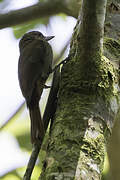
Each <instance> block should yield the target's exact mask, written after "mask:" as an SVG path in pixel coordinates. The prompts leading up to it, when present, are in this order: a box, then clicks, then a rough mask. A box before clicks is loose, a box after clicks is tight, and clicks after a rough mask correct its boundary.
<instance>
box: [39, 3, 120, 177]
mask: <svg viewBox="0 0 120 180" xmlns="http://www.w3.org/2000/svg"><path fill="white" fill-rule="evenodd" d="M106 1H107V0H90V1H88V0H83V4H82V9H81V14H80V16H79V17H78V21H77V24H76V27H75V29H74V34H73V37H72V41H71V47H70V55H71V56H70V57H71V58H70V60H69V62H67V63H66V64H65V65H64V66H63V68H62V72H61V84H60V91H59V100H58V107H57V111H56V114H55V119H54V122H53V124H52V127H51V133H50V139H49V145H48V148H47V157H46V160H45V162H44V166H43V171H42V173H41V176H40V180H56V179H59V180H62V179H65V180H67V179H68V180H71V179H76V180H93V179H95V180H99V179H101V173H102V170H103V164H104V154H105V151H106V145H107V143H108V140H109V137H110V134H111V130H112V127H113V122H114V119H115V118H116V116H117V112H118V109H119V99H118V91H119V88H118V87H119V81H118V70H117V68H116V67H114V65H113V64H112V63H111V61H110V60H109V59H108V58H106V57H105V56H103V30H104V19H105V10H106ZM106 42H107V41H106ZM106 52H107V51H106Z"/></svg>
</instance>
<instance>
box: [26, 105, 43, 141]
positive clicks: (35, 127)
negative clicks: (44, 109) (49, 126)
mask: <svg viewBox="0 0 120 180" xmlns="http://www.w3.org/2000/svg"><path fill="white" fill-rule="evenodd" d="M29 113H30V119H31V143H32V144H34V143H36V142H38V140H39V141H40V142H42V140H43V137H44V125H43V121H42V119H41V114H40V110H39V106H35V107H32V108H29Z"/></svg>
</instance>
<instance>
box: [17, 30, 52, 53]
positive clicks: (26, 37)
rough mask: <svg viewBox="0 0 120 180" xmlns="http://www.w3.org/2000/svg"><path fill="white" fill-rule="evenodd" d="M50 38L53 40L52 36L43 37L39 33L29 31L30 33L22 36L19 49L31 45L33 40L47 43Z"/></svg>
mask: <svg viewBox="0 0 120 180" xmlns="http://www.w3.org/2000/svg"><path fill="white" fill-rule="evenodd" d="M52 38H54V36H44V35H43V34H42V33H41V32H39V31H31V32H28V33H25V34H24V35H23V37H22V38H21V40H20V42H19V48H20V49H23V48H24V47H26V45H28V44H29V43H31V42H32V41H34V40H43V41H49V40H51V39H52Z"/></svg>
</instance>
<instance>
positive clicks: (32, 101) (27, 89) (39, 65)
mask: <svg viewBox="0 0 120 180" xmlns="http://www.w3.org/2000/svg"><path fill="white" fill-rule="evenodd" d="M52 38H54V36H44V35H43V34H42V33H41V32H39V31H31V32H27V33H25V34H24V35H23V37H22V38H21V40H20V41H19V50H20V56H19V61H18V80H19V85H20V88H21V91H22V94H23V96H24V98H25V100H26V104H27V108H28V109H29V114H30V120H31V143H32V144H35V143H40V142H41V141H42V140H43V137H44V133H45V130H44V123H43V120H42V118H41V113H40V109H39V101H40V98H41V95H42V92H43V89H44V88H45V82H46V80H47V78H48V76H49V74H50V73H51V72H52V62H53V51H52V47H51V45H50V44H49V43H48V41H49V40H51V39H52Z"/></svg>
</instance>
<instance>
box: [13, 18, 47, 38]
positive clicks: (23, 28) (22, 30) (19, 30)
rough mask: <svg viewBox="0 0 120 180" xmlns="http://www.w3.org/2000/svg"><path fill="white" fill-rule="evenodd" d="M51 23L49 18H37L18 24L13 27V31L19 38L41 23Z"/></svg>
mask: <svg viewBox="0 0 120 180" xmlns="http://www.w3.org/2000/svg"><path fill="white" fill-rule="evenodd" d="M48 23H49V18H42V19H37V20H34V21H31V22H27V23H24V24H22V25H18V26H15V27H13V33H14V35H15V37H16V38H17V39H18V38H20V37H21V36H22V35H23V34H25V33H26V32H27V31H29V30H32V29H34V28H36V27H38V26H39V25H45V26H46V25H48Z"/></svg>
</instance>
